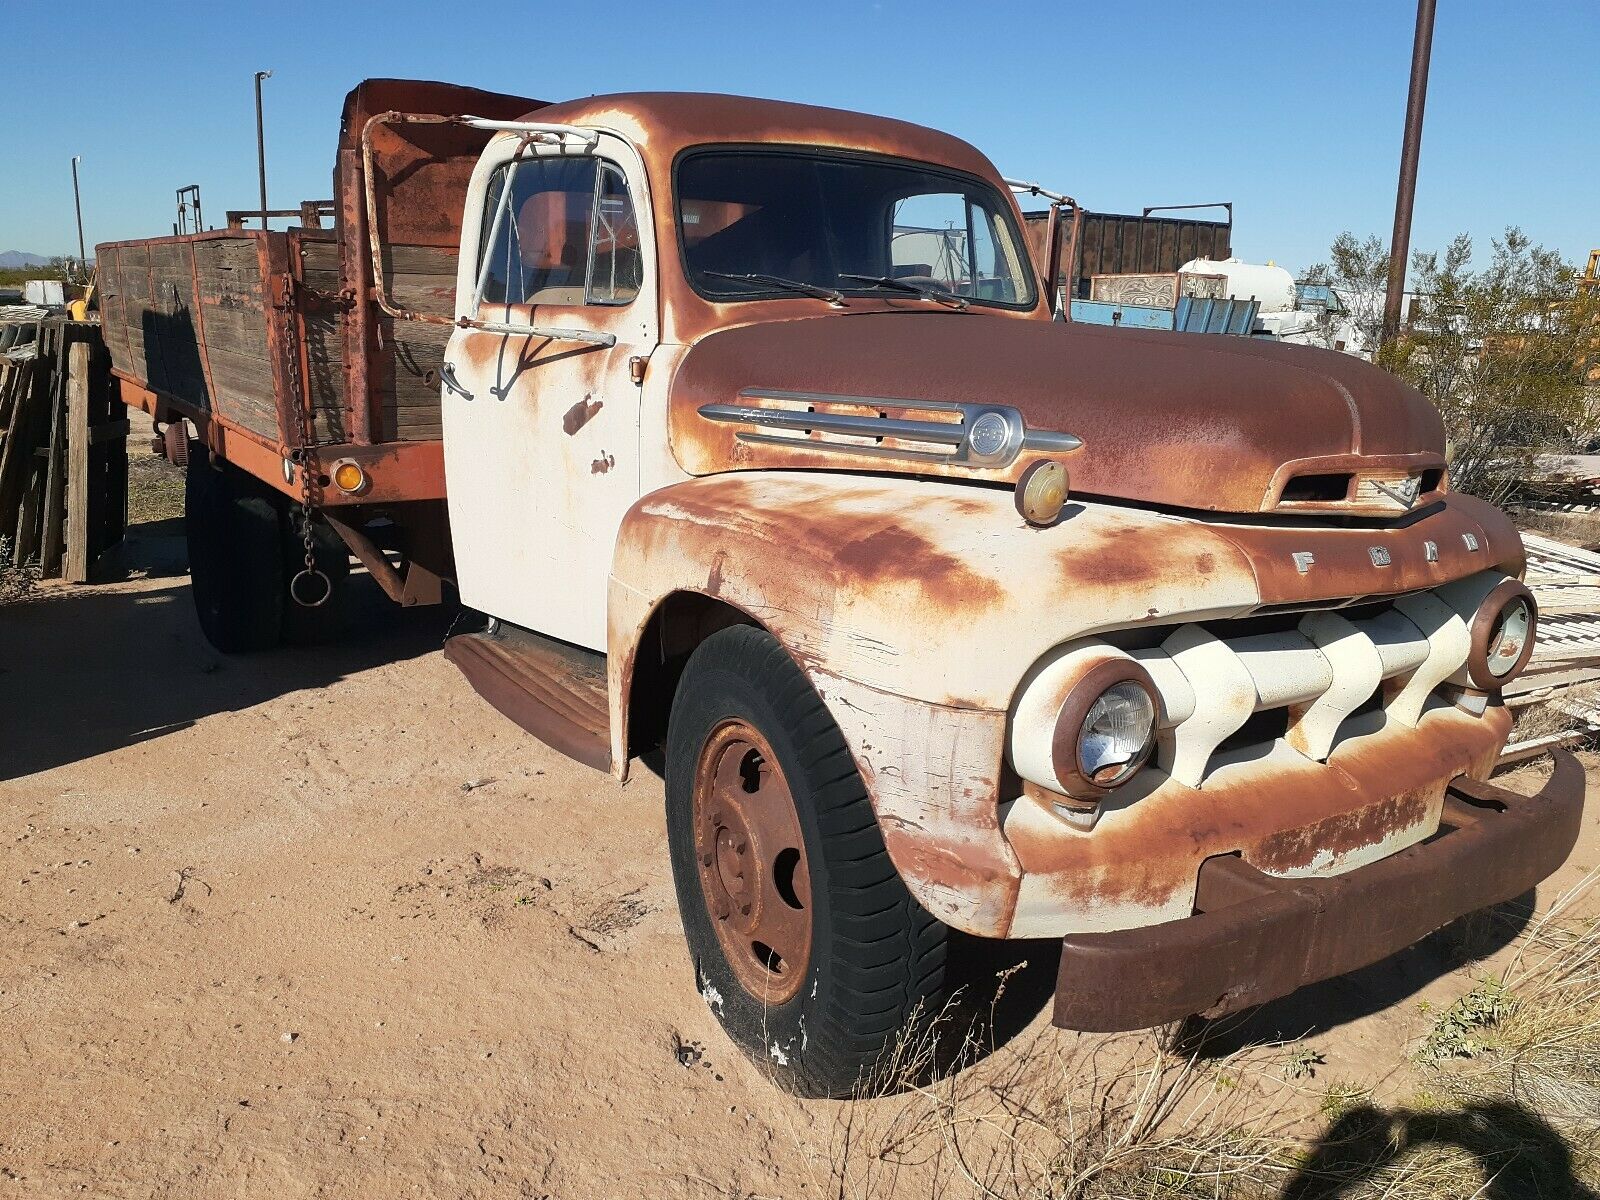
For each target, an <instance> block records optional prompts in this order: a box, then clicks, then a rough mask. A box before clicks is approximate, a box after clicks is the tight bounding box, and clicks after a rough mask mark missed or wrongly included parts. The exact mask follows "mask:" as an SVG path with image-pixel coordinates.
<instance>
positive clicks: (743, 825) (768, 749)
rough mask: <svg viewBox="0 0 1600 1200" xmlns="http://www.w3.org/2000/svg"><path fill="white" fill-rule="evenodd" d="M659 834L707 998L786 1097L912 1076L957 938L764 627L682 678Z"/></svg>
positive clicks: (944, 992)
mask: <svg viewBox="0 0 1600 1200" xmlns="http://www.w3.org/2000/svg"><path fill="white" fill-rule="evenodd" d="M666 780H667V785H666V790H667V835H668V841H669V845H670V850H671V856H672V873H673V880H674V883H675V885H676V888H677V894H678V908H679V913H680V915H681V917H682V920H683V928H684V935H685V937H686V938H687V940H688V943H689V950H690V953H691V955H692V956H693V959H694V964H695V972H696V982H697V984H698V986H699V989H700V993H701V995H702V996H703V997H704V998H705V1000H706V1002H707V1003H708V1004H709V1005H710V1007H711V1009H712V1011H713V1012H714V1013H716V1015H717V1017H718V1019H719V1020H720V1021H721V1023H722V1026H723V1028H724V1029H725V1030H727V1032H728V1035H729V1036H730V1037H731V1038H732V1039H733V1040H734V1041H735V1042H736V1043H737V1044H738V1045H739V1047H740V1048H741V1049H742V1050H744V1052H745V1053H746V1054H748V1055H749V1056H750V1057H751V1058H752V1059H753V1060H754V1061H755V1062H756V1063H757V1064H759V1065H760V1066H762V1067H763V1068H764V1069H765V1070H767V1071H768V1072H769V1073H770V1074H771V1075H772V1076H773V1077H774V1078H776V1079H777V1080H778V1082H780V1083H781V1084H783V1085H784V1086H785V1087H787V1088H789V1089H790V1090H792V1091H795V1092H797V1093H800V1094H802V1095H808V1096H847V1095H850V1094H852V1092H855V1091H857V1090H868V1091H876V1090H884V1089H887V1088H891V1087H894V1086H896V1085H897V1084H899V1083H902V1082H905V1081H903V1080H898V1079H894V1078H890V1077H888V1076H889V1075H891V1074H892V1072H893V1069H894V1068H893V1066H892V1064H900V1063H906V1062H918V1061H923V1060H925V1059H926V1058H927V1055H926V1054H925V1053H922V1052H920V1051H919V1050H918V1049H917V1048H915V1047H911V1046H910V1045H909V1042H910V1040H911V1039H915V1038H917V1037H918V1036H921V1035H922V1034H923V1033H925V1032H926V1030H927V1028H928V1026H929V1024H930V1023H931V1021H932V1020H934V1019H936V1018H938V1017H939V1016H941V1010H942V1009H943V1007H944V1006H945V1005H946V1003H947V1001H948V1000H949V999H950V996H951V991H952V988H951V986H950V983H949V982H947V978H948V976H949V975H950V972H949V971H948V970H947V958H948V953H947V952H948V949H949V945H950V939H951V937H952V932H951V931H950V930H949V929H948V928H947V927H946V926H944V925H943V924H941V923H940V922H939V921H937V920H936V919H935V918H934V917H932V916H930V915H929V914H928V913H927V912H926V911H925V910H924V909H923V908H922V907H921V906H920V905H918V904H917V902H916V901H915V900H913V899H912V897H911V895H910V893H909V892H908V891H907V890H906V887H905V885H904V883H902V882H901V880H900V876H899V874H898V873H897V872H896V871H895V868H894V865H893V864H892V863H891V862H890V861H889V855H888V852H887V851H886V850H885V849H884V845H883V838H882V836H881V834H880V833H879V830H878V825H877V821H876V818H875V817H874V815H873V812H872V806H871V802H870V800H869V799H868V797H867V792H866V788H865V786H864V785H863V783H862V780H861V776H860V774H859V772H858V771H857V770H856V766H855V761H854V759H853V758H852V756H851V753H850V750H849V748H848V746H847V745H846V744H845V741H844V737H843V735H842V734H841V733H840V732H839V728H838V726H837V725H836V724H835V723H834V721H833V718H832V717H831V715H830V714H829V712H828V709H827V706H826V705H825V704H824V703H823V702H822V700H821V698H820V697H819V696H818V695H817V693H816V691H815V690H814V689H813V688H812V686H811V683H810V681H809V680H808V679H807V678H806V677H805V675H804V674H802V673H801V671H800V669H799V668H798V667H797V666H796V665H795V663H794V661H793V659H791V658H790V657H789V655H788V654H787V653H786V652H785V651H784V649H783V647H782V646H780V645H779V644H778V642H777V641H776V640H774V639H773V638H772V637H771V636H770V635H769V634H767V633H766V632H764V631H762V630H760V629H755V628H752V627H749V626H734V627H733V628H729V629H724V630H721V631H720V632H718V633H716V634H713V635H712V636H711V637H709V638H707V639H706V640H705V641H704V642H703V643H701V645H700V646H699V647H698V648H697V649H696V650H695V652H694V653H693V655H692V656H691V657H690V659H689V662H688V664H687V665H686V666H685V668H684V672H683V676H682V679H681V680H680V682H679V685H678V689H677V695H676V697H675V699H674V703H673V707H672V713H671V717H670V720H669V728H668V734H667V761H666Z"/></svg>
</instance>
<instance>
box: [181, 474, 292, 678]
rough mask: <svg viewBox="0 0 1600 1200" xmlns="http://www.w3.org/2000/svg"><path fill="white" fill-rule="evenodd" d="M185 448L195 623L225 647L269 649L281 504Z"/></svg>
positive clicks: (279, 587) (277, 617)
mask: <svg viewBox="0 0 1600 1200" xmlns="http://www.w3.org/2000/svg"><path fill="white" fill-rule="evenodd" d="M192 450H193V453H191V454H190V457H189V467H188V473H187V475H186V476H185V480H184V503H183V515H184V535H185V539H186V540H187V542H188V546H189V585H190V586H189V590H190V591H191V592H192V593H193V595H194V607H195V613H196V615H197V616H198V617H199V619H200V630H201V632H202V633H204V634H205V636H206V641H208V642H210V643H211V644H212V646H214V647H215V648H216V649H218V650H220V651H221V652H222V653H224V654H246V653H250V652H253V651H259V650H269V649H271V648H272V647H274V646H277V645H278V644H279V643H280V642H281V641H282V640H283V610H284V602H285V597H286V592H287V588H288V580H287V577H286V576H285V575H284V555H283V550H282V545H283V537H284V532H283V527H284V524H285V522H284V516H283V510H282V508H281V506H279V505H278V504H276V503H275V502H274V500H273V499H272V498H271V497H270V496H267V495H264V494H262V493H261V492H260V491H258V490H257V489H256V488H254V487H252V486H251V481H250V480H248V479H247V478H246V477H245V476H244V475H243V474H242V473H241V472H239V471H237V470H236V469H234V468H233V467H230V466H228V465H226V464H222V465H221V468H220V469H218V468H217V467H213V466H212V465H211V456H210V455H209V454H207V453H205V452H204V451H203V450H201V449H200V448H199V447H193V448H192Z"/></svg>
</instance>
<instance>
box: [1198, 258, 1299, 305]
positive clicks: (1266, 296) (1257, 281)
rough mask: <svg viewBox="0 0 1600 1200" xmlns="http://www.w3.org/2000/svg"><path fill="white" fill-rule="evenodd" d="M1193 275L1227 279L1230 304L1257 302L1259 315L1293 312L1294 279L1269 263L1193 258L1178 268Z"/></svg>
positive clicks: (1235, 259) (1233, 259)
mask: <svg viewBox="0 0 1600 1200" xmlns="http://www.w3.org/2000/svg"><path fill="white" fill-rule="evenodd" d="M1178 269H1179V270H1180V271H1185V272H1188V273H1190V274H1194V275H1226V276H1227V277H1228V292H1227V298H1228V299H1229V300H1259V301H1261V311H1262V312H1264V313H1269V312H1292V311H1293V310H1294V307H1295V296H1294V276H1293V275H1291V274H1289V272H1287V271H1285V270H1284V269H1283V268H1282V267H1278V266H1273V265H1272V264H1271V263H1268V264H1267V265H1266V266H1261V265H1259V264H1257V263H1247V262H1240V261H1239V260H1238V259H1237V258H1229V259H1224V260H1222V261H1221V262H1219V261H1217V260H1216V259H1214V258H1193V259H1190V260H1189V261H1188V262H1186V263H1184V264H1183V266H1181V267H1179V268H1178Z"/></svg>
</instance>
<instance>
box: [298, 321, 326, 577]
mask: <svg viewBox="0 0 1600 1200" xmlns="http://www.w3.org/2000/svg"><path fill="white" fill-rule="evenodd" d="M288 367H289V385H290V386H289V391H290V395H291V396H292V397H293V403H294V407H295V417H296V422H295V423H296V424H297V425H298V426H299V434H300V444H299V445H298V446H295V447H294V448H292V449H291V450H290V451H289V459H290V461H291V462H293V463H294V464H295V465H296V466H297V467H299V469H300V543H301V549H302V551H303V552H304V553H303V561H304V562H305V569H304V570H302V571H301V572H300V573H299V574H297V575H296V576H295V577H294V578H293V579H291V580H290V581H289V598H290V599H292V600H293V601H294V602H295V603H296V604H298V605H299V606H300V607H301V608H321V607H322V606H323V605H324V604H326V603H327V602H328V600H329V599H330V598H331V597H332V596H333V580H331V579H329V578H328V576H327V575H326V574H325V573H324V572H322V571H321V570H319V569H318V568H317V551H316V541H315V539H314V538H313V537H312V533H311V527H312V522H313V521H314V520H315V517H316V508H315V503H316V498H315V494H314V492H313V489H314V488H315V487H316V486H317V485H318V484H320V482H321V480H320V479H319V478H318V466H317V455H316V442H315V439H314V437H313V436H312V426H311V422H310V421H309V420H308V417H307V413H306V403H305V402H306V399H307V398H306V397H304V396H302V395H301V392H300V355H299V353H298V350H297V349H296V348H294V347H291V348H290V351H289V356H288ZM303 580H312V581H314V580H321V581H322V594H321V595H320V596H318V597H317V598H316V599H315V600H307V599H305V598H304V597H303V596H302V595H301V594H300V593H301V591H302V588H301V582H302V581H303Z"/></svg>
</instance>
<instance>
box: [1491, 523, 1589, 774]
mask: <svg viewBox="0 0 1600 1200" xmlns="http://www.w3.org/2000/svg"><path fill="white" fill-rule="evenodd" d="M1522 542H1523V545H1524V546H1526V547H1527V551H1528V574H1527V583H1528V588H1529V590H1530V591H1532V592H1533V596H1534V599H1535V600H1537V601H1538V602H1539V640H1538V642H1537V643H1536V644H1535V645H1534V649H1533V658H1532V659H1531V660H1530V661H1529V664H1528V669H1527V670H1526V671H1525V672H1524V673H1523V674H1522V675H1521V676H1520V677H1519V678H1518V679H1517V680H1516V681H1515V682H1513V683H1512V684H1511V685H1510V686H1509V687H1508V688H1506V692H1505V696H1506V703H1507V704H1508V705H1509V706H1510V707H1511V708H1512V709H1514V710H1517V711H1519V712H1521V711H1525V710H1527V709H1529V708H1531V707H1532V706H1534V705H1548V706H1549V707H1550V708H1551V709H1554V710H1557V711H1559V712H1560V713H1561V714H1562V715H1563V717H1564V718H1565V720H1563V721H1558V722H1552V724H1564V725H1566V726H1568V728H1566V729H1564V730H1562V731H1561V732H1559V733H1549V734H1544V735H1542V736H1539V737H1534V738H1529V739H1524V740H1522V741H1517V742H1513V743H1512V744H1511V745H1509V746H1507V747H1506V751H1505V754H1504V755H1503V756H1502V758H1501V761H1502V762H1515V761H1518V760H1519V759H1523V758H1530V757H1532V756H1533V755H1535V754H1539V753H1541V752H1542V751H1544V750H1546V749H1548V748H1549V747H1551V746H1557V745H1568V744H1573V743H1576V742H1580V741H1583V740H1585V739H1586V738H1589V737H1593V736H1594V735H1595V734H1596V733H1600V703H1597V701H1596V695H1597V694H1600V554H1596V553H1594V552H1593V551H1590V550H1583V549H1580V548H1579V547H1577V546H1569V545H1567V544H1566V543H1565V542H1558V541H1556V540H1555V539H1554V538H1547V537H1542V536H1540V535H1539V534H1535V533H1524V534H1523V535H1522Z"/></svg>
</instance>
